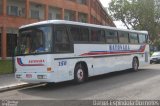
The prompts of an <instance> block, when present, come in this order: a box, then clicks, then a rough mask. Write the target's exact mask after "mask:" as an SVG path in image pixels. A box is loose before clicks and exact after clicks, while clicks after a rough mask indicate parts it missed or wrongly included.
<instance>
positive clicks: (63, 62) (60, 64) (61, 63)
mask: <svg viewBox="0 0 160 106" xmlns="http://www.w3.org/2000/svg"><path fill="white" fill-rule="evenodd" d="M66 65H67V61H60V62H58V66H66Z"/></svg>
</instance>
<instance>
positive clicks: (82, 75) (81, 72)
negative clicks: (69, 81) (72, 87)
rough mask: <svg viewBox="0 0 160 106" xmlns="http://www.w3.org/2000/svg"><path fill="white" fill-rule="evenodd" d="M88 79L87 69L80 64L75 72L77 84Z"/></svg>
mask: <svg viewBox="0 0 160 106" xmlns="http://www.w3.org/2000/svg"><path fill="white" fill-rule="evenodd" d="M86 79H87V74H86V69H85V67H84V66H83V65H82V64H78V65H76V67H75V70H74V81H75V82H76V83H83V82H84V81H86Z"/></svg>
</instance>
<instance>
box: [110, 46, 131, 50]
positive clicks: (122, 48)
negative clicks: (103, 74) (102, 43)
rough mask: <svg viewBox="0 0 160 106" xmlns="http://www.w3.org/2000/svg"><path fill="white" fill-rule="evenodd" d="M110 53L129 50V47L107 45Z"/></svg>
mask: <svg viewBox="0 0 160 106" xmlns="http://www.w3.org/2000/svg"><path fill="white" fill-rule="evenodd" d="M109 50H110V51H122V50H125V51H126V50H130V47H129V45H109Z"/></svg>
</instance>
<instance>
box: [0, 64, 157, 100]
mask: <svg viewBox="0 0 160 106" xmlns="http://www.w3.org/2000/svg"><path fill="white" fill-rule="evenodd" d="M0 99H9V100H93V99H120V100H126V99H127V100H137V99H139V100H141V99H143V100H150V99H151V100H152V99H153V100H155V99H156V100H160V64H156V65H150V66H147V67H144V68H142V69H140V71H139V72H131V71H130V70H127V71H121V72H115V73H110V74H106V75H102V76H98V77H93V78H91V79H89V81H88V82H86V83H84V84H80V85H75V84H72V83H71V82H65V83H59V84H55V85H54V86H39V87H34V88H25V89H19V90H13V91H8V92H3V93H0Z"/></svg>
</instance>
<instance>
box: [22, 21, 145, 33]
mask: <svg viewBox="0 0 160 106" xmlns="http://www.w3.org/2000/svg"><path fill="white" fill-rule="evenodd" d="M46 24H68V25H80V26H88V27H95V28H104V29H110V30H118V31H126V32H133V33H143V34H148V32H147V31H140V30H128V29H120V28H116V27H111V26H103V25H96V24H88V23H81V22H75V21H66V20H47V21H41V22H37V23H33V24H28V25H23V26H21V27H20V28H19V29H23V28H27V27H32V26H38V25H46Z"/></svg>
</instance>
